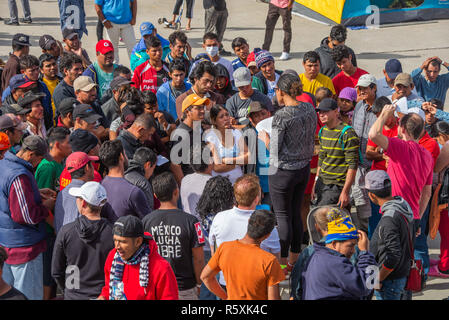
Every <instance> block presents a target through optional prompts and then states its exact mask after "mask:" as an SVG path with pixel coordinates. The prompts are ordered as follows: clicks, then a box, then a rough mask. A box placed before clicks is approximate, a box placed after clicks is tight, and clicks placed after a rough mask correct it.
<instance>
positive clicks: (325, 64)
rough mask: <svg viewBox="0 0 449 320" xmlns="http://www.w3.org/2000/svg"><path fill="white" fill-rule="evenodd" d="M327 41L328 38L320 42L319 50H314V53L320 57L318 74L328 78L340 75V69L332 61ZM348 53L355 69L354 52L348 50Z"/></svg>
mask: <svg viewBox="0 0 449 320" xmlns="http://www.w3.org/2000/svg"><path fill="white" fill-rule="evenodd" d="M328 44H329V39H328V37H326V38H324V39H323V40H321V44H320V47H319V48H316V49H315V52H316V53H318V55H319V56H320V73H322V74H324V75H326V76H328V77H329V78H331V79H332V78H333V77H335V76H336V75H337V74H339V73H340V71H341V70H340V68H339V67H337V64H336V63H335V61H334V59H332V55H331V52H332V49H331V48H329V46H328ZM348 49H349V52H350V53H351V55H352V64H353V65H354V67H357V60H356V57H355V53H354V51H353V50H352V49H351V48H349V47H348Z"/></svg>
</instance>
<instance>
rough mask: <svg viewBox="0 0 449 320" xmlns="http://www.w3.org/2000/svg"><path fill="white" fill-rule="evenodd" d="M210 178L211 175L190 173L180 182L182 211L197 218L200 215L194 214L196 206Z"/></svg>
mask: <svg viewBox="0 0 449 320" xmlns="http://www.w3.org/2000/svg"><path fill="white" fill-rule="evenodd" d="M210 178H212V176H211V175H208V174H204V173H197V172H195V173H192V174H188V175H186V176H185V177H184V178H183V179H182V181H181V189H180V196H181V203H182V210H184V211H185V212H187V213H190V214H191V215H193V216H195V217H197V218H198V220H200V221H201V218H200V215H199V214H198V213H197V212H196V205H197V204H198V201H199V200H200V198H201V195H202V194H203V190H204V187H205V186H206V183H207V181H208V180H209V179H210Z"/></svg>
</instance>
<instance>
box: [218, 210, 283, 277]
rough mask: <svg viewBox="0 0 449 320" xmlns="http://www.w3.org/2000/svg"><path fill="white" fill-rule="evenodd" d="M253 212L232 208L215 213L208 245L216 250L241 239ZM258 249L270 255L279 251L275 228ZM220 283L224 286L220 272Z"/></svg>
mask: <svg viewBox="0 0 449 320" xmlns="http://www.w3.org/2000/svg"><path fill="white" fill-rule="evenodd" d="M253 212H254V210H242V209H239V208H237V207H234V208H232V209H230V210H226V211H222V212H219V213H217V215H216V216H215V217H214V220H213V222H212V225H211V227H210V232H209V243H210V244H211V245H213V244H214V243H215V244H216V247H217V248H218V247H219V246H220V245H221V244H222V243H223V242H227V241H234V240H238V239H242V238H243V237H244V236H245V234H246V232H247V229H248V220H249V218H250V217H251V214H252V213H253ZM260 248H261V249H263V250H265V251H268V252H271V253H278V252H280V251H281V244H280V241H279V234H278V231H277V229H276V228H274V229H273V231H272V232H271V234H270V236H269V237H268V238H267V239H265V240H264V241H262V243H261V244H260ZM220 283H221V284H222V285H226V282H225V280H224V277H223V273H222V272H220Z"/></svg>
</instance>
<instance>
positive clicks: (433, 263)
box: [429, 259, 440, 266]
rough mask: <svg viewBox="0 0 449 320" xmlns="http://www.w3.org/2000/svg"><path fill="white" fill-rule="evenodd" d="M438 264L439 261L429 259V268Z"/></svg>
mask: <svg viewBox="0 0 449 320" xmlns="http://www.w3.org/2000/svg"><path fill="white" fill-rule="evenodd" d="M439 263H440V260H437V259H429V264H430V266H436V265H437V264H439Z"/></svg>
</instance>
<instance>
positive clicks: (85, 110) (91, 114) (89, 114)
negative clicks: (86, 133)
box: [73, 104, 101, 123]
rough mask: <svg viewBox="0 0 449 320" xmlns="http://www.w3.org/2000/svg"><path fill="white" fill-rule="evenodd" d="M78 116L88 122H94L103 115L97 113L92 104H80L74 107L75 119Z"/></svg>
mask: <svg viewBox="0 0 449 320" xmlns="http://www.w3.org/2000/svg"><path fill="white" fill-rule="evenodd" d="M76 118H81V119H82V120H84V121H86V122H87V123H94V122H96V121H97V120H99V119H101V116H100V115H99V114H97V113H96V112H95V111H94V109H92V107H91V106H90V105H88V104H80V105H78V106H76V107H75V108H74V109H73V120H75V119H76Z"/></svg>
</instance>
